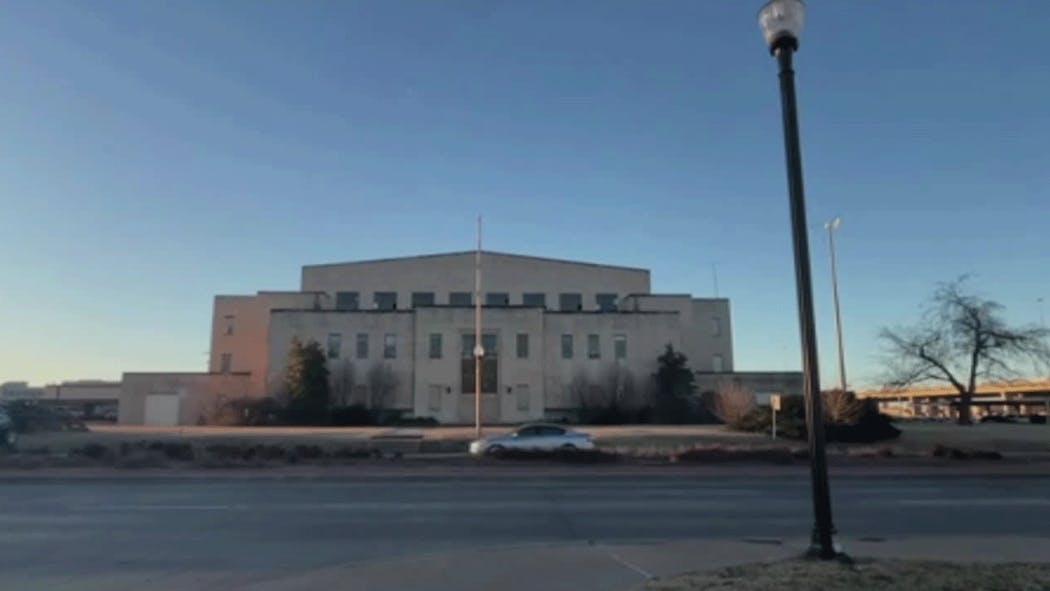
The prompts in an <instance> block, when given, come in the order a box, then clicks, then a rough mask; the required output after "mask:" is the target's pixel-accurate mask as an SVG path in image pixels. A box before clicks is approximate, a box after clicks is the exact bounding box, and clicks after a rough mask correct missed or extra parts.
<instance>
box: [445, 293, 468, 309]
mask: <svg viewBox="0 0 1050 591" xmlns="http://www.w3.org/2000/svg"><path fill="white" fill-rule="evenodd" d="M448 305H450V306H473V305H474V298H472V297H471V294H470V292H469V291H454V292H452V293H450V294H448Z"/></svg>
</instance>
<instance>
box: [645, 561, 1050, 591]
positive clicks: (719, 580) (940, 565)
mask: <svg viewBox="0 0 1050 591" xmlns="http://www.w3.org/2000/svg"><path fill="white" fill-rule="evenodd" d="M646 589H647V590H648V591H700V590H705V591H706V590H725V591H729V590H732V591H773V590H777V591H779V590H782V589H792V590H793V591H876V590H879V591H882V590H884V589H901V590H925V589H936V590H938V591H973V590H976V589H980V590H982V591H1046V590H1050V564H1041V563H1005V564H989V563H960V562H939V561H926V560H859V561H857V562H856V563H855V564H852V565H848V564H842V563H839V562H834V561H832V562H824V561H814V560H790V561H784V562H773V563H765V564H751V565H746V566H739V567H731V568H727V569H722V570H717V571H711V572H705V573H691V574H687V575H682V576H679V577H675V578H672V579H667V580H664V581H654V582H652V583H650V584H649V585H648V586H646Z"/></svg>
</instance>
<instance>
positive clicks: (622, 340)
mask: <svg viewBox="0 0 1050 591" xmlns="http://www.w3.org/2000/svg"><path fill="white" fill-rule="evenodd" d="M613 349H614V353H615V355H616V358H617V359H627V335H625V334H618V335H613Z"/></svg>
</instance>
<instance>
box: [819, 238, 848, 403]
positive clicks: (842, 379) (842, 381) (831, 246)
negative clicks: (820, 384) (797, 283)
mask: <svg viewBox="0 0 1050 591" xmlns="http://www.w3.org/2000/svg"><path fill="white" fill-rule="evenodd" d="M840 223H842V218H840V217H836V218H835V219H833V220H831V221H830V222H828V223H826V224H824V227H825V228H827V229H828V250H829V251H830V252H831V293H832V295H833V296H834V300H835V338H836V339H837V340H838V347H839V389H840V390H842V391H843V392H845V391H846V352H845V351H844V349H843V345H842V313H841V312H840V311H839V271H838V263H837V261H836V260H835V230H837V229H838V227H839V224H840Z"/></svg>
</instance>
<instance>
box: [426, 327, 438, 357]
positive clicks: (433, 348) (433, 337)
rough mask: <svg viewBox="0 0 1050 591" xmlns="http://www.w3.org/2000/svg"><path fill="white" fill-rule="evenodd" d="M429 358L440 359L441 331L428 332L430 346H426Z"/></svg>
mask: <svg viewBox="0 0 1050 591" xmlns="http://www.w3.org/2000/svg"><path fill="white" fill-rule="evenodd" d="M428 350H429V357H430V358H431V359H441V333H440V332H432V333H430V346H429V347H428Z"/></svg>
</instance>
